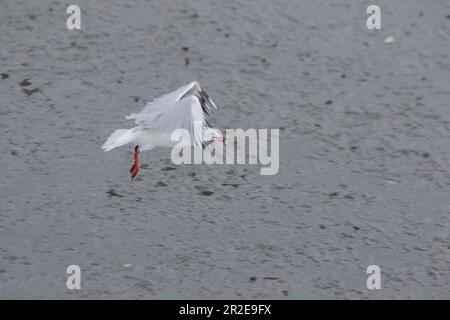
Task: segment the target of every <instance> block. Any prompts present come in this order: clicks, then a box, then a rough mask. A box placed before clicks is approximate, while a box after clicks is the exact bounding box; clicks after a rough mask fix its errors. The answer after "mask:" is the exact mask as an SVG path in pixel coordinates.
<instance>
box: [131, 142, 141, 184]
mask: <svg viewBox="0 0 450 320" xmlns="http://www.w3.org/2000/svg"><path fill="white" fill-rule="evenodd" d="M138 172H139V146H135V147H134V163H133V166H132V167H131V169H130V173H131V177H130V180H131V181H133V179H134V177H136V175H137V174H138Z"/></svg>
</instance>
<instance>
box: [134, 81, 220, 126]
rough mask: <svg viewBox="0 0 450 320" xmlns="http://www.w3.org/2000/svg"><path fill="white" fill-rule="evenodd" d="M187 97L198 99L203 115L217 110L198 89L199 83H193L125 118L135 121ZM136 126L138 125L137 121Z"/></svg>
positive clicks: (200, 89) (204, 93)
mask: <svg viewBox="0 0 450 320" xmlns="http://www.w3.org/2000/svg"><path fill="white" fill-rule="evenodd" d="M189 96H195V97H197V98H198V99H199V102H200V105H201V107H202V110H203V112H204V113H205V114H209V113H211V112H212V111H214V110H215V109H218V107H217V105H216V104H215V103H214V101H212V100H211V99H210V98H209V96H208V94H207V93H206V92H205V91H204V90H203V89H202V88H201V87H200V85H199V83H198V82H197V81H193V82H191V83H189V84H187V85H185V86H182V87H180V88H178V89H177V90H175V91H173V92H171V93H169V94H166V95H164V96H162V97H160V98H157V99H155V100H153V101H151V102H148V103H147V104H146V106H145V107H144V109H142V110H141V111H140V112H138V113H132V114H130V115H128V116H127V117H126V118H127V119H137V118H138V117H139V116H141V115H144V114H148V113H153V112H155V109H161V108H162V109H165V108H167V107H168V106H169V105H171V104H173V103H176V102H178V101H180V100H182V99H184V98H186V97H189ZM136 124H138V123H137V121H136Z"/></svg>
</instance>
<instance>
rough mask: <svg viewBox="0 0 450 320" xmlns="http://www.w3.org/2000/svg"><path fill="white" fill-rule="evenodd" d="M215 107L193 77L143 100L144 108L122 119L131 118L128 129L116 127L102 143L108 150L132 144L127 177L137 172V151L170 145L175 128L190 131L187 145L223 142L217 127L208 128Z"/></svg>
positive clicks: (224, 141) (203, 145)
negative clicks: (130, 125) (171, 88)
mask: <svg viewBox="0 0 450 320" xmlns="http://www.w3.org/2000/svg"><path fill="white" fill-rule="evenodd" d="M217 109H218V107H217V105H216V104H215V103H214V101H212V99H210V98H209V96H208V94H207V93H206V92H205V90H203V89H202V88H201V87H200V84H199V83H198V82H197V81H193V82H191V83H189V84H187V85H185V86H182V87H180V88H178V89H177V90H175V91H173V92H171V93H169V94H166V95H163V96H162V97H160V98H157V99H154V100H153V101H151V102H147V104H146V105H145V107H144V109H142V110H141V111H140V112H138V113H132V114H130V115H128V116H127V117H126V119H129V120H134V122H135V123H136V126H135V127H134V128H131V129H116V130H115V131H114V132H113V133H112V134H111V135H110V136H109V138H108V139H107V140H106V141H105V143H104V144H103V145H102V149H103V150H104V151H109V150H112V149H115V148H117V147H121V146H123V145H126V144H133V145H134V162H133V165H132V167H131V169H130V173H131V177H130V180H131V181H133V179H134V178H135V177H136V175H137V174H138V172H139V153H140V152H141V151H145V150H151V149H153V148H155V147H171V146H173V145H174V144H175V143H176V141H172V140H171V134H172V132H173V131H174V130H176V129H186V130H188V132H189V133H190V143H189V145H192V146H196V147H202V148H205V147H206V146H207V145H208V144H209V143H212V142H214V141H215V140H217V141H221V142H223V143H227V141H226V138H225V137H224V136H223V135H222V134H221V133H220V131H218V130H216V129H213V128H211V126H210V125H209V123H208V122H207V121H206V116H207V115H209V114H210V113H211V112H213V111H214V110H217Z"/></svg>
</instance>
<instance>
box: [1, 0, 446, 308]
mask: <svg viewBox="0 0 450 320" xmlns="http://www.w3.org/2000/svg"><path fill="white" fill-rule="evenodd" d="M77 3H78V4H79V5H80V7H81V10H82V30H81V31H69V30H67V28H66V26H65V19H66V14H65V9H66V7H65V6H66V3H65V2H61V1H33V3H32V4H31V3H30V2H29V1H12V0H6V1H1V2H0V44H1V45H0V73H1V76H0V96H1V102H0V134H1V136H2V138H1V139H0V148H1V150H2V152H1V156H0V168H1V169H0V298H4V299H5V298H6V299H12V298H20V299H23V298H45V299H48V298H65V299H75V298H114V299H116V298H140V299H141V298H149V299H152V298H200V299H201V298H282V299H295V298H331V299H344V298H347V299H348V298H350V299H356V298H362V299H371V298H381V299H388V298H447V299H448V298H450V296H449V289H450V284H449V278H450V277H449V229H450V228H449V220H448V218H449V207H450V200H449V192H450V185H449V182H450V168H449V163H450V151H449V150H450V149H449V146H450V124H449V117H450V106H449V83H450V73H449V71H450V69H449V61H450V58H449V54H450V32H449V30H450V18H449V15H450V5H449V4H448V2H447V1H429V2H427V4H425V3H424V2H423V1H419V0H414V1H406V0H402V1H395V3H392V2H391V1H389V2H388V1H378V4H379V5H380V7H381V10H382V26H383V28H382V30H378V31H369V30H368V29H367V28H366V26H365V19H366V17H367V15H366V13H365V11H366V5H367V4H366V3H365V2H364V1H351V3H350V2H347V1H341V0H332V1H316V2H314V3H307V2H303V1H294V0H270V1H265V0H264V1H263V0H261V1H253V2H250V1H227V2H225V1H206V0H202V1H181V0H178V1H170V2H169V1H156V0H155V1H133V2H131V1H130V4H127V3H125V1H118V0H116V1H108V2H107V3H106V1H95V2H93V1H77ZM389 35H393V36H394V39H395V42H394V43H392V44H385V43H384V39H385V38H386V37H388V36H389ZM192 80H198V81H199V82H200V83H201V84H202V85H203V87H204V88H205V89H206V91H207V92H208V93H209V95H210V96H212V97H213V98H214V99H215V101H216V102H217V103H218V104H220V105H221V107H222V109H221V111H220V112H218V113H215V114H214V115H212V117H211V119H210V122H211V123H212V124H213V125H214V126H217V127H219V128H280V171H279V173H278V175H275V176H260V175H259V168H258V167H257V166H245V165H244V166H243V165H239V166H237V165H235V166H233V165H228V166H198V165H197V166H195V165H191V166H189V165H186V166H175V165H173V164H172V163H171V161H170V150H168V149H156V150H154V151H152V152H147V153H143V154H142V160H141V161H142V162H143V164H142V168H141V172H140V174H139V177H138V178H137V180H136V181H135V182H134V183H130V182H129V181H128V175H129V167H130V165H131V161H132V150H131V148H121V149H117V150H114V151H111V152H108V153H103V152H102V151H101V150H100V145H101V144H102V143H103V142H104V140H105V139H106V138H107V137H108V135H109V134H110V133H111V132H112V131H113V130H114V129H115V128H126V127H129V126H130V125H131V123H129V122H127V121H126V120H125V119H124V116H125V115H126V114H128V113H130V112H133V111H138V110H140V109H141V108H142V106H143V104H144V101H145V100H146V99H150V98H153V97H157V96H159V95H161V94H163V93H166V92H168V91H171V90H172V89H175V88H178V87H179V86H181V85H183V84H185V83H188V82H190V81H192ZM71 264H76V265H79V266H80V267H81V270H82V280H81V286H82V289H81V290H78V291H69V290H67V288H66V284H65V279H66V276H67V275H66V273H65V271H66V267H67V266H68V265H71ZM371 264H376V265H378V266H380V267H381V270H382V289H381V290H376V291H369V290H368V289H367V288H366V278H367V275H366V273H365V271H366V268H367V266H368V265H371Z"/></svg>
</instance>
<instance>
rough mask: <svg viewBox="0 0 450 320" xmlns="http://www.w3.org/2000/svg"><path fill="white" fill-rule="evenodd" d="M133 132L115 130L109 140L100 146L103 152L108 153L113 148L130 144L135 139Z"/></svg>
mask: <svg viewBox="0 0 450 320" xmlns="http://www.w3.org/2000/svg"><path fill="white" fill-rule="evenodd" d="M134 132H135V130H133V129H117V130H116V131H114V132H113V133H112V134H111V135H110V136H109V138H108V139H107V140H106V141H105V143H104V144H103V145H102V149H103V150H104V151H109V150H112V149H114V148H117V147H120V146H123V145H124V144H127V143H130V142H131V141H133V139H134V138H135V134H134Z"/></svg>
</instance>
